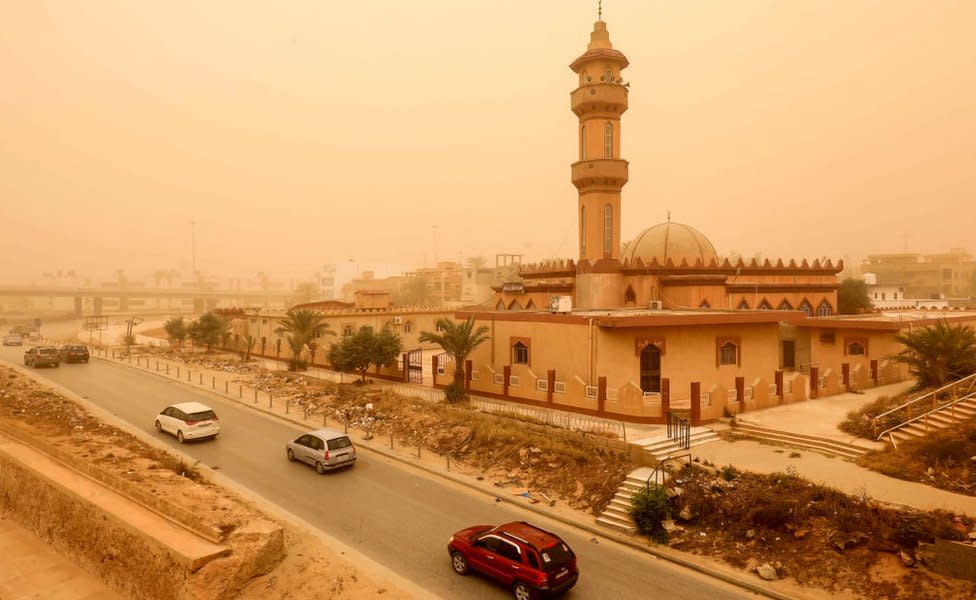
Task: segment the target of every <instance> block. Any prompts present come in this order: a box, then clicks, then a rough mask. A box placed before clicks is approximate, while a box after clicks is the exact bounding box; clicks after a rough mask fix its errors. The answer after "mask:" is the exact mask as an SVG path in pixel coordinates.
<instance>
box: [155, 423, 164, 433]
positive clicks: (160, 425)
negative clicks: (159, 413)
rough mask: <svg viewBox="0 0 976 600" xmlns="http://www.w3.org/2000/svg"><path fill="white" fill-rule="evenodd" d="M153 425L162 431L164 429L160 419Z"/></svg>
mask: <svg viewBox="0 0 976 600" xmlns="http://www.w3.org/2000/svg"><path fill="white" fill-rule="evenodd" d="M153 427H155V428H156V431H162V430H163V424H162V423H160V422H159V421H156V422H155V423H153Z"/></svg>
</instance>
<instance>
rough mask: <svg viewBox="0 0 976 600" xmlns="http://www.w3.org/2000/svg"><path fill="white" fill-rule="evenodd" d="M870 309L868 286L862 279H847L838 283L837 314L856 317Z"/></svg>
mask: <svg viewBox="0 0 976 600" xmlns="http://www.w3.org/2000/svg"><path fill="white" fill-rule="evenodd" d="M869 308H871V298H870V297H868V285H867V284H866V283H864V280H863V279H854V278H853V277H848V278H847V279H845V280H844V281H841V282H840V287H839V288H838V289H837V312H838V313H840V314H842V315H856V314H857V313H860V312H864V311H865V310H868V309H869Z"/></svg>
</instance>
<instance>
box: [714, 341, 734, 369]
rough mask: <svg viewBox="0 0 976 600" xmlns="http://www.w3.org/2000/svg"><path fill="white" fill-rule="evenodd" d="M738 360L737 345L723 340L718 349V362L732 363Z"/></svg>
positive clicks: (722, 363)
mask: <svg viewBox="0 0 976 600" xmlns="http://www.w3.org/2000/svg"><path fill="white" fill-rule="evenodd" d="M738 362H739V347H738V346H736V345H735V344H733V343H732V342H725V343H724V344H722V345H721V346H719V349H718V364H720V365H734V364H738Z"/></svg>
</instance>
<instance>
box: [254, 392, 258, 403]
mask: <svg viewBox="0 0 976 600" xmlns="http://www.w3.org/2000/svg"><path fill="white" fill-rule="evenodd" d="M254 403H255V404H257V403H258V388H254Z"/></svg>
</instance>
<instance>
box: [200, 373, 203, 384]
mask: <svg viewBox="0 0 976 600" xmlns="http://www.w3.org/2000/svg"><path fill="white" fill-rule="evenodd" d="M200 385H203V373H200Z"/></svg>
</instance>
